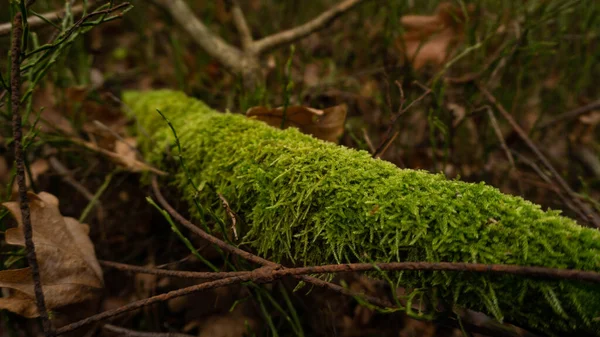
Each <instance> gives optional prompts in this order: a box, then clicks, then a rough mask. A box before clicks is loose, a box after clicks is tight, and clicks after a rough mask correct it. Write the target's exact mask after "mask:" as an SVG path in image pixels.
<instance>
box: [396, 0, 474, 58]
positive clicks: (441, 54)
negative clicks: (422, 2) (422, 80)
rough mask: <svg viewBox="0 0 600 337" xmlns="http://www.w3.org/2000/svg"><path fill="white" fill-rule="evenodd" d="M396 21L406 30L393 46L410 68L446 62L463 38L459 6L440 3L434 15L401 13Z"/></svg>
mask: <svg viewBox="0 0 600 337" xmlns="http://www.w3.org/2000/svg"><path fill="white" fill-rule="evenodd" d="M467 11H468V12H469V14H470V13H471V12H474V7H472V6H469V7H467ZM400 22H401V24H402V26H403V27H404V29H405V30H406V32H405V33H404V36H402V37H401V38H400V39H398V41H397V46H398V48H399V49H400V50H401V51H402V52H403V53H404V54H405V56H406V58H407V59H408V60H409V61H410V62H411V63H412V65H413V67H414V68H415V69H420V68H422V67H423V66H425V65H426V64H428V63H431V64H433V65H436V66H437V65H441V64H444V62H446V60H447V59H448V55H450V53H451V52H452V48H453V47H454V46H456V44H457V43H458V42H459V41H460V40H461V39H462V38H463V35H464V30H463V24H464V22H465V13H463V11H462V9H461V8H460V6H455V5H453V4H451V3H449V2H442V3H440V4H439V5H438V7H437V9H436V13H435V14H434V15H405V16H403V17H402V18H401V19H400Z"/></svg>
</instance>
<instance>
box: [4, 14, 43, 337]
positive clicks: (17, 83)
mask: <svg viewBox="0 0 600 337" xmlns="http://www.w3.org/2000/svg"><path fill="white" fill-rule="evenodd" d="M22 38H23V17H22V14H21V13H20V12H19V13H16V14H15V16H14V18H13V28H12V43H11V49H10V57H11V60H12V63H11V65H10V69H11V72H10V90H11V95H10V101H11V112H12V127H13V137H14V147H15V163H16V168H17V184H18V186H19V206H20V208H21V216H22V220H23V236H24V237H25V247H26V249H27V262H28V263H29V267H30V268H31V276H32V279H33V289H34V292H35V303H36V305H37V309H38V313H39V315H40V319H41V320H42V326H43V329H44V335H45V336H46V337H51V336H54V329H53V327H52V322H50V318H49V317H48V311H47V310H46V301H45V299H44V292H43V289H42V281H41V277H40V267H39V265H38V261H37V256H36V253H35V244H34V243H33V230H32V228H31V212H30V209H29V200H28V198H27V185H26V183H25V157H24V153H23V129H22V126H21V113H20V111H19V107H20V103H21V72H20V71H19V69H21V55H22V53H21V40H22Z"/></svg>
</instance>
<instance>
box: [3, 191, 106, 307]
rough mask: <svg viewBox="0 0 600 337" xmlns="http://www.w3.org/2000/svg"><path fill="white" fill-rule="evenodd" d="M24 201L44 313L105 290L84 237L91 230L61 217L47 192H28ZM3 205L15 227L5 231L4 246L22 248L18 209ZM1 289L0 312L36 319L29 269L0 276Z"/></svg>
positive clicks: (89, 245)
mask: <svg viewBox="0 0 600 337" xmlns="http://www.w3.org/2000/svg"><path fill="white" fill-rule="evenodd" d="M28 197H29V207H30V209H31V225H32V229H33V241H34V243H35V246H36V253H37V259H38V263H39V266H40V274H41V279H42V286H43V290H44V296H45V299H46V305H47V307H48V309H50V310H53V309H56V308H60V307H63V306H66V305H69V304H75V303H81V302H84V301H87V300H90V299H93V298H94V297H96V296H97V295H98V293H99V290H100V289H102V288H103V287H104V281H103V278H102V270H101V269H100V265H99V264H98V261H97V260H96V254H95V253H94V246H93V244H92V242H91V241H90V238H89V236H88V234H89V227H88V226H87V225H85V224H81V223H79V222H78V221H77V220H75V219H73V218H69V217H63V216H62V215H61V214H60V211H59V210H58V199H56V197H55V196H53V195H51V194H49V193H45V192H42V193H40V194H37V195H36V194H34V193H29V194H28ZM3 205H4V207H6V208H7V209H8V210H9V211H10V213H11V214H12V215H13V217H14V218H15V219H16V220H17V223H18V224H19V225H18V227H17V228H11V229H8V230H7V231H6V233H5V238H6V242H7V243H9V244H12V245H19V246H25V240H24V238H23V224H22V218H21V211H20V209H19V204H18V203H17V202H7V203H4V204H3ZM0 287H2V288H6V290H8V291H7V292H6V293H8V296H4V297H3V298H0V309H8V310H10V311H12V312H14V313H17V314H19V315H22V316H25V317H37V316H39V314H38V311H37V308H36V304H35V295H34V290H33V279H32V277H31V270H30V268H22V269H11V270H4V271H0Z"/></svg>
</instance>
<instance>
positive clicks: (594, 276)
mask: <svg viewBox="0 0 600 337" xmlns="http://www.w3.org/2000/svg"><path fill="white" fill-rule="evenodd" d="M99 262H100V264H101V265H103V266H106V267H111V268H115V269H118V270H123V271H130V272H135V273H141V274H152V275H162V276H172V277H179V278H192V279H205V280H207V279H211V280H218V279H224V278H228V277H240V276H244V275H247V274H249V273H253V272H255V271H256V270H253V271H236V272H192V271H179V270H164V269H157V268H148V267H140V266H133V265H129V264H123V263H118V262H111V261H99ZM259 269H261V271H262V272H263V274H262V275H261V280H262V281H265V277H266V275H267V274H268V275H270V278H271V279H270V280H269V281H270V282H272V281H274V280H278V279H280V278H282V277H285V276H298V275H308V274H333V273H348V272H367V271H375V270H377V271H379V270H383V271H403V270H419V271H460V272H473V273H481V274H488V273H491V274H507V275H517V276H524V277H532V278H543V279H553V280H572V281H584V282H592V283H600V273H598V272H594V271H586V270H577V269H560V268H546V267H538V266H521V265H511V264H485V263H467V262H425V261H420V262H381V263H380V262H374V263H343V264H327V265H322V266H309V267H296V268H284V267H281V266H267V267H261V268H259ZM252 281H256V280H255V279H252Z"/></svg>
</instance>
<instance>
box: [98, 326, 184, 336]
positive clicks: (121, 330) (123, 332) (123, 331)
mask: <svg viewBox="0 0 600 337" xmlns="http://www.w3.org/2000/svg"><path fill="white" fill-rule="evenodd" d="M102 329H104V330H107V331H110V332H116V333H118V334H119V336H125V337H194V336H192V335H188V334H184V333H177V332H142V331H135V330H130V329H125V328H123V327H120V326H116V325H112V324H104V325H103V326H102Z"/></svg>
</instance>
